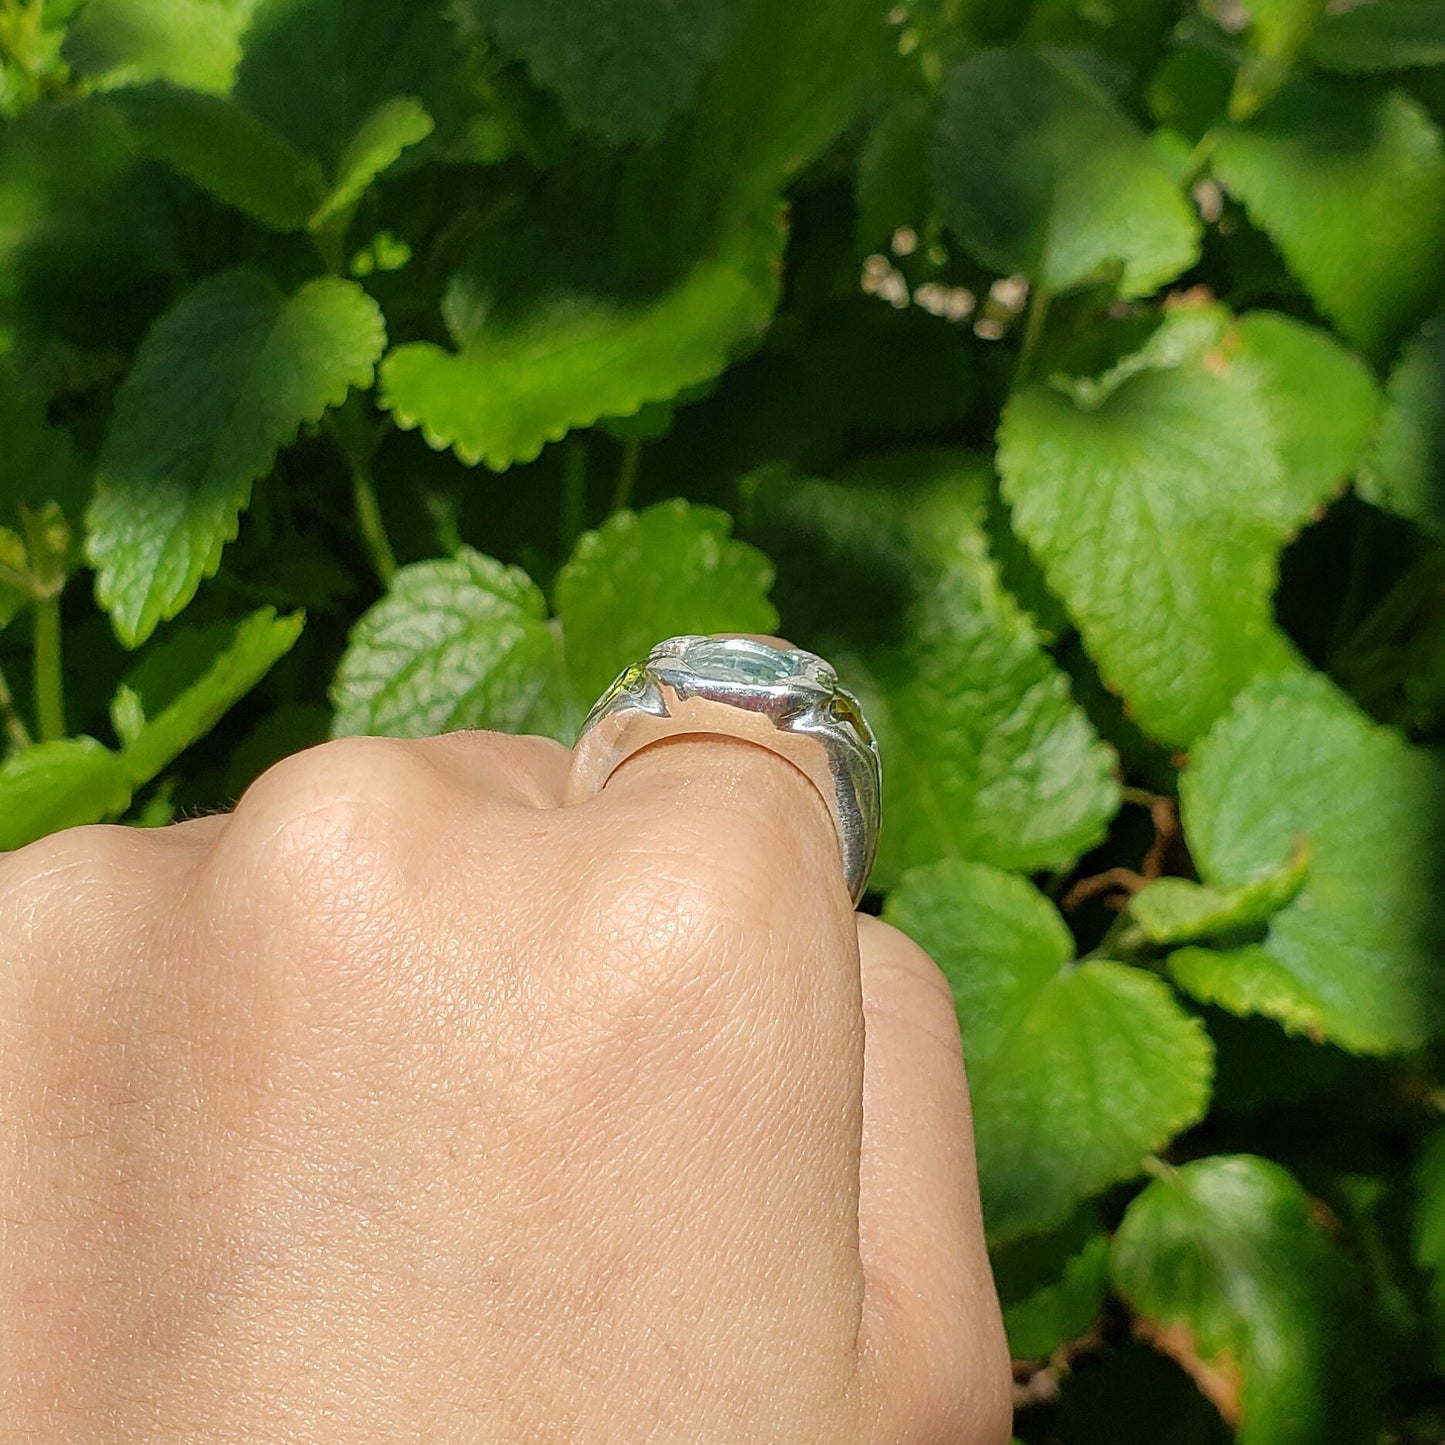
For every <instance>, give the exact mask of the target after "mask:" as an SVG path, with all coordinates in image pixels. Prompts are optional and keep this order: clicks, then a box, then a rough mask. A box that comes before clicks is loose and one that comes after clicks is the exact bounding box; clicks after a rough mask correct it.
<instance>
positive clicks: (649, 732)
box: [567, 636, 883, 906]
mask: <svg viewBox="0 0 1445 1445" xmlns="http://www.w3.org/2000/svg"><path fill="white" fill-rule="evenodd" d="M699 733H702V734H706V733H725V734H727V735H728V736H730V737H735V738H742V739H744V740H745V741H747V742H751V743H757V744H759V745H760V746H762V747H765V748H767V749H768V751H769V752H773V753H777V754H778V756H779V757H783V758H786V759H787V760H788V761H789V762H790V763H792V764H793V765H794V766H795V767H797V768H798V769H799V770H800V771H801V772H802V773H803V774H804V776H805V777H807V778H808V780H809V781H810V782H811V783H812V784H813V786H814V787H815V788H817V790H818V792H819V793H820V794H821V796H822V798H823V801H824V802H825V803H826V804H827V805H828V812H829V813H830V814H831V816H832V819H833V825H834V827H835V828H836V829H837V831H838V851H839V853H840V854H841V856H842V861H843V877H844V879H845V881H846V882H847V885H848V891H849V893H850V895H851V896H852V899H853V903H854V905H855V906H856V905H857V903H858V901H859V900H860V899H861V898H862V897H863V892H864V889H865V888H866V887H867V883H868V874H869V872H870V870H871V869H872V867H873V856H874V854H875V853H876V852H877V851H878V825H879V817H880V807H881V795H882V778H883V770H882V763H881V761H880V759H879V756H878V744H877V742H876V740H875V739H874V737H873V731H872V729H871V728H870V727H869V726H868V722H867V719H866V718H864V716H863V709H862V708H861V707H860V706H859V705H858V699H857V698H855V697H854V696H853V694H852V693H850V692H848V691H847V690H846V689H845V688H842V687H840V686H839V685H838V676H837V674H836V673H835V672H834V671H833V669H832V668H831V667H830V666H829V665H828V664H827V663H826V662H824V661H823V659H822V658H821V657H818V656H817V655H816V654H815V653H812V652H805V651H804V650H803V649H802V648H800V647H788V648H779V647H772V646H770V645H769V644H767V643H765V642H754V641H752V640H751V639H749V638H746V637H723V638H719V637H698V636H686V637H669V638H668V639H667V641H666V642H659V643H658V644H657V646H656V647H654V648H653V649H652V651H651V652H649V653H648V654H647V660H646V661H645V662H639V663H634V664H633V665H632V666H631V667H628V668H624V669H623V671H622V672H621V673H619V674H618V676H617V680H616V681H615V682H614V683H613V684H612V686H611V687H609V688H608V689H607V691H606V692H604V693H603V694H602V696H601V697H600V698H599V699H598V700H597V703H596V705H595V706H594V707H593V709H592V711H591V712H590V713H588V714H587V720H586V721H585V722H584V723H583V724H582V732H581V735H580V736H579V737H578V739H577V747H576V750H575V753H574V761H573V764H572V772H571V775H570V777H569V778H568V784H567V801H568V802H569V803H576V802H581V801H583V800H584V799H586V798H589V797H591V796H592V795H593V794H594V793H598V792H601V790H602V788H603V787H604V786H605V785H606V783H607V780H608V778H610V777H611V776H612V774H613V773H614V772H616V771H617V769H618V768H619V767H620V766H621V765H622V763H623V762H625V761H626V760H627V759H628V758H630V757H631V756H632V755H633V754H634V753H635V752H638V751H639V750H640V749H642V748H645V747H646V746H647V745H648V744H649V743H653V742H657V741H659V740H660V739H662V738H671V737H680V736H687V735H690V734H699Z"/></svg>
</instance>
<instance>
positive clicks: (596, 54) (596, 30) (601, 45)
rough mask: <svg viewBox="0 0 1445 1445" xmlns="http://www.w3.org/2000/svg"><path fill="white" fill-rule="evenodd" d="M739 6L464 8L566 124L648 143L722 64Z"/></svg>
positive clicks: (487, 1) (712, 2) (701, 0)
mask: <svg viewBox="0 0 1445 1445" xmlns="http://www.w3.org/2000/svg"><path fill="white" fill-rule="evenodd" d="M740 8H741V0H682V3H678V0H593V3H591V4H588V5H582V6H579V5H576V4H573V3H571V0H469V5H468V9H469V10H470V12H471V13H472V14H473V15H474V16H475V18H476V19H477V21H478V22H480V23H481V24H482V25H485V26H486V27H488V28H489V29H490V30H492V31H493V32H494V33H495V34H496V36H497V39H498V40H499V41H500V42H501V44H502V47H503V49H505V50H506V51H508V52H509V53H510V54H512V55H514V56H517V57H519V58H520V59H522V60H524V61H526V63H527V68H528V70H530V71H531V73H532V76H533V78H534V79H535V80H536V81H537V82H538V84H539V85H542V86H545V87H546V88H548V89H550V90H553V91H555V92H556V93H557V95H558V97H559V98H560V99H561V102H562V107H563V109H564V110H565V111H566V112H567V115H568V117H569V119H570V120H571V121H572V123H573V125H575V126H577V127H578V128H579V129H587V130H592V131H595V132H597V133H598V134H599V135H601V136H604V137H606V139H608V140H609V141H612V142H614V143H618V144H625V143H627V142H630V141H644V142H647V141H655V140H656V139H657V138H658V136H659V135H660V134H661V133H662V128H663V126H664V125H665V124H666V123H667V120H668V118H669V117H670V116H671V115H673V114H674V113H675V112H676V111H679V110H681V109H683V108H684V107H685V106H686V105H687V103H688V102H689V101H690V100H691V99H692V97H693V94H694V92H695V91H696V89H697V86H698V82H699V81H700V80H701V78H702V74H703V71H704V70H705V69H706V68H707V67H708V66H709V65H711V64H713V63H714V62H716V61H717V60H718V59H720V58H721V56H722V55H723V53H724V52H725V50H726V49H727V45H728V41H729V39H730V38H731V36H732V33H733V31H734V30H735V29H736V25H737V20H738V11H739V9H740Z"/></svg>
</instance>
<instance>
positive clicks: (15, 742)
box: [0, 672, 30, 751]
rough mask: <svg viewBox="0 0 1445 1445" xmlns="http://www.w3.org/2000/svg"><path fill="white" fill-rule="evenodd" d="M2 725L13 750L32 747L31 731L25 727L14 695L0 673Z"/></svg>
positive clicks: (0, 723) (3, 675) (0, 722)
mask: <svg viewBox="0 0 1445 1445" xmlns="http://www.w3.org/2000/svg"><path fill="white" fill-rule="evenodd" d="M0 725H3V726H4V729H5V736H6V737H7V738H8V739H9V740H10V746H11V748H13V749H15V750H17V751H18V750H19V749H20V748H28V747H29V746H30V729H29V728H27V727H26V726H25V721H24V719H23V718H22V717H21V716H20V712H19V710H18V709H17V708H16V706H15V698H14V695H13V694H12V693H11V691H10V684H9V683H8V682H6V681H5V674H4V673H3V672H0Z"/></svg>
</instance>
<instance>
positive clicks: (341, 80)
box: [235, 0, 458, 176]
mask: <svg viewBox="0 0 1445 1445" xmlns="http://www.w3.org/2000/svg"><path fill="white" fill-rule="evenodd" d="M446 9H447V5H446V0H260V3H259V4H258V5H257V7H256V12H255V16H254V18H253V20H252V22H251V26H250V28H249V29H248V30H247V32H246V37H245V47H244V48H245V54H244V56H243V57H242V60H241V65H240V68H239V70H238V71H237V75H236V88H235V97H236V99H237V101H238V102H239V103H240V104H241V105H243V106H244V107H245V108H246V109H247V110H249V111H250V112H251V113H252V114H253V115H255V116H256V117H257V118H258V119H260V120H262V121H264V122H265V123H266V124H267V125H268V126H270V127H271V128H272V129H273V130H275V131H278V132H279V133H280V134H281V135H283V136H285V137H286V139H287V140H289V141H290V142H291V143H292V145H294V146H296V147H297V148H298V149H300V150H302V151H305V152H307V153H308V154H309V155H313V156H315V157H316V158H317V159H318V160H319V161H320V162H321V164H322V166H323V168H324V169H325V170H326V172H327V174H328V175H333V176H339V175H340V174H341V172H342V171H343V170H344V169H345V168H346V165H347V161H346V157H347V154H348V151H349V150H350V149H351V148H352V147H354V146H355V145H356V144H357V139H356V138H357V136H358V133H359V132H360V131H361V130H363V128H365V127H366V126H367V125H368V124H369V123H372V121H373V118H374V117H375V115H376V114H377V112H378V111H379V110H380V108H381V107H382V106H383V105H384V104H385V103H386V102H387V101H390V100H393V99H395V98H397V97H402V96H406V97H414V98H415V100H416V101H417V102H418V103H419V104H420V105H421V106H422V107H424V108H425V109H426V110H427V111H428V112H429V113H430V114H431V115H433V116H436V115H438V114H440V113H441V109H442V108H443V107H444V105H445V102H446V101H447V99H448V98H449V91H450V88H451V87H452V86H453V85H454V84H455V78H456V72H457V68H458V59H457V56H456V51H455V35H454V32H453V28H452V26H451V25H450V23H449V22H448V20H447V18H446V13H445V12H446ZM353 155H354V152H353Z"/></svg>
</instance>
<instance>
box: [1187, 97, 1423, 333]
mask: <svg viewBox="0 0 1445 1445" xmlns="http://www.w3.org/2000/svg"><path fill="white" fill-rule="evenodd" d="M1213 168H1214V174H1215V175H1216V176H1217V177H1218V178H1219V180H1220V181H1221V182H1222V183H1223V185H1224V186H1225V188H1226V189H1227V190H1228V191H1229V192H1230V193H1231V194H1232V195H1233V196H1235V197H1236V198H1237V199H1238V200H1239V201H1241V202H1242V203H1243V205H1244V208H1245V210H1246V211H1247V212H1248V214H1249V218H1250V220H1252V221H1253V222H1254V224H1255V225H1256V226H1258V227H1259V228H1260V229H1261V230H1263V231H1265V232H1266V233H1267V234H1268V235H1269V237H1270V239H1271V240H1272V241H1273V242H1274V243H1275V245H1276V246H1278V247H1279V250H1280V253H1281V254H1282V255H1283V257H1284V259H1285V262H1286V264H1287V265H1288V266H1289V268H1290V270H1291V271H1292V272H1293V273H1294V275H1295V276H1296V277H1298V278H1299V280H1300V282H1301V283H1302V284H1303V285H1304V287H1305V288H1306V290H1307V291H1308V292H1309V294H1310V296H1311V297H1312V298H1313V300H1314V302H1315V304H1316V305H1317V306H1318V307H1319V308H1320V310H1321V311H1322V312H1323V313H1324V314H1325V315H1326V316H1328V317H1329V318H1330V319H1331V320H1332V321H1334V322H1335V324H1336V325H1337V326H1338V327H1339V329H1340V331H1341V332H1342V333H1343V334H1344V335H1345V336H1346V337H1347V338H1348V339H1349V340H1350V341H1352V342H1354V343H1355V344H1356V345H1357V346H1361V347H1364V348H1365V349H1367V350H1369V351H1381V350H1384V349H1385V348H1387V347H1388V346H1389V345H1390V343H1391V342H1393V341H1394V340H1395V339H1396V338H1397V337H1398V336H1399V334H1400V333H1401V332H1402V331H1403V330H1405V329H1406V328H1407V327H1409V326H1411V325H1413V324H1414V323H1416V322H1418V321H1419V320H1420V318H1421V316H1422V315H1423V313H1424V312H1425V310H1426V309H1427V307H1428V306H1429V304H1430V303H1431V301H1432V300H1433V299H1434V298H1435V297H1436V295H1437V293H1438V290H1439V268H1438V266H1437V264H1436V258H1437V257H1438V255H1439V254H1440V252H1441V251H1442V250H1445V142H1442V139H1441V135H1440V132H1439V131H1438V130H1437V129H1436V127H1435V125H1434V124H1433V123H1432V122H1431V120H1430V118H1429V116H1428V115H1427V114H1426V113H1425V111H1424V110H1423V108H1422V107H1421V106H1419V105H1418V104H1417V103H1416V102H1415V101H1414V100H1412V99H1410V97H1408V96H1407V95H1405V94H1403V93H1402V92H1400V91H1390V92H1387V93H1385V94H1377V93H1375V92H1374V91H1372V90H1368V89H1364V88H1360V87H1356V86H1350V85H1343V84H1340V83H1337V82H1327V81H1323V80H1312V81H1304V80H1297V81H1294V82H1292V83H1291V84H1290V85H1289V86H1287V87H1286V88H1285V89H1284V90H1283V91H1281V93H1280V94H1279V96H1278V97H1277V98H1276V99H1275V100H1274V101H1273V102H1272V103H1271V104H1270V105H1268V106H1267V107H1266V108H1265V109H1264V110H1262V111H1261V112H1260V113H1259V114H1258V115H1257V116H1256V117H1255V118H1254V119H1253V120H1252V121H1250V122H1249V123H1248V124H1245V125H1225V126H1223V127H1221V129H1220V131H1219V134H1218V139H1217V142H1216V144H1215V148H1214V156H1213Z"/></svg>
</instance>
